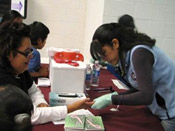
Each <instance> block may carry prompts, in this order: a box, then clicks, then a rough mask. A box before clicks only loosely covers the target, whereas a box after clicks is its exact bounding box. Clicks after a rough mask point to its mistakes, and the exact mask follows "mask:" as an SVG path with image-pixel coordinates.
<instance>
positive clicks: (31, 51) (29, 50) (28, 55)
mask: <svg viewBox="0 0 175 131" xmlns="http://www.w3.org/2000/svg"><path fill="white" fill-rule="evenodd" d="M15 51H16V52H18V53H20V54H21V55H23V56H25V57H26V58H29V57H30V56H31V55H32V53H33V49H32V48H30V49H28V50H26V51H25V52H21V51H19V50H15Z"/></svg>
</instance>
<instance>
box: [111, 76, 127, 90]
mask: <svg viewBox="0 0 175 131" xmlns="http://www.w3.org/2000/svg"><path fill="white" fill-rule="evenodd" d="M112 82H113V83H114V85H116V86H117V87H118V88H119V89H124V90H129V87H127V85H125V84H124V83H123V82H121V81H120V80H117V79H112Z"/></svg>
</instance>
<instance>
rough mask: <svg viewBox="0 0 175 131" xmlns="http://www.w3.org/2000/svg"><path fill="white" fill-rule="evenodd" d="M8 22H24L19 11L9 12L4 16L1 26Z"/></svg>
mask: <svg viewBox="0 0 175 131" xmlns="http://www.w3.org/2000/svg"><path fill="white" fill-rule="evenodd" d="M7 22H10V23H11V22H17V23H22V22H23V17H22V15H21V14H20V13H19V12H18V11H15V10H9V11H7V12H6V13H5V14H4V15H3V17H2V21H1V25H3V24H5V23H7Z"/></svg>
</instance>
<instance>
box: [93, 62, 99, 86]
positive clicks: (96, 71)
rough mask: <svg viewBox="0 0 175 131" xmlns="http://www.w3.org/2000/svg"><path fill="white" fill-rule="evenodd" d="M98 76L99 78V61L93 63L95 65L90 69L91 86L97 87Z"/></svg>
mask: <svg viewBox="0 0 175 131" xmlns="http://www.w3.org/2000/svg"><path fill="white" fill-rule="evenodd" d="M99 76H100V64H99V61H95V64H94V65H93V67H92V76H91V86H95V87H96V86H98V85H99Z"/></svg>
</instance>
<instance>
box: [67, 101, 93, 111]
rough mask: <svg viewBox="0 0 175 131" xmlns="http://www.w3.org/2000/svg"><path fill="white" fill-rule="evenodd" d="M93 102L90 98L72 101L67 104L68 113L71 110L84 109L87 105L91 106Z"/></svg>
mask: <svg viewBox="0 0 175 131" xmlns="http://www.w3.org/2000/svg"><path fill="white" fill-rule="evenodd" d="M93 104H94V102H93V101H90V98H86V99H82V100H78V101H76V102H74V103H73V104H71V105H68V106H67V109H68V113H70V112H73V111H75V110H78V109H86V108H88V107H91V106H92V105H93Z"/></svg>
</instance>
